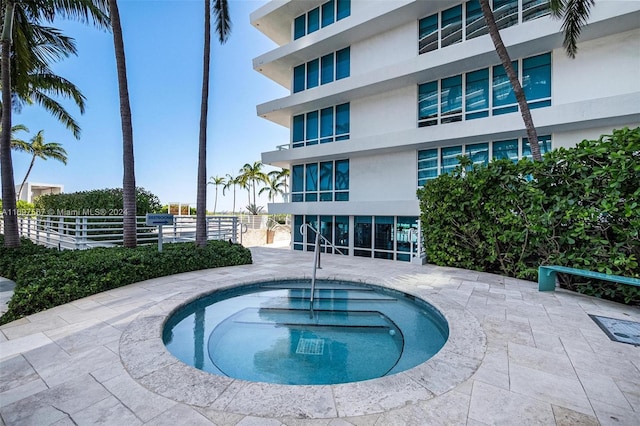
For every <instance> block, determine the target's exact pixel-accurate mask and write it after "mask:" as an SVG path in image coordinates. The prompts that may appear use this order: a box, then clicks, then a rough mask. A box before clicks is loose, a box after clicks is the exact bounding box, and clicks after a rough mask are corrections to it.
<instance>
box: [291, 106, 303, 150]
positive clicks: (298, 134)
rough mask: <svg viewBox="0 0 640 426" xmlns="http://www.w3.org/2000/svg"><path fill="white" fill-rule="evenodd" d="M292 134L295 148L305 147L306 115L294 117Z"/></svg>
mask: <svg viewBox="0 0 640 426" xmlns="http://www.w3.org/2000/svg"><path fill="white" fill-rule="evenodd" d="M291 133H292V142H293V147H294V148H298V147H301V146H304V114H300V115H295V116H294V117H293V130H292V131H291Z"/></svg>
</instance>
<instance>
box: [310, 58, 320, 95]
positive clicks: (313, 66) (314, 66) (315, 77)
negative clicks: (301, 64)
mask: <svg viewBox="0 0 640 426" xmlns="http://www.w3.org/2000/svg"><path fill="white" fill-rule="evenodd" d="M319 80H320V59H314V60H313V61H309V62H307V89H311V88H313V87H317V86H318V81H319Z"/></svg>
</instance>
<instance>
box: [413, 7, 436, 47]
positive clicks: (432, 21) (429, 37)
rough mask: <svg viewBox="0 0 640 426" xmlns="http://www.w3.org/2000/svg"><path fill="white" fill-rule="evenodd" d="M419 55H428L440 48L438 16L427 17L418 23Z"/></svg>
mask: <svg viewBox="0 0 640 426" xmlns="http://www.w3.org/2000/svg"><path fill="white" fill-rule="evenodd" d="M418 31H419V34H418V48H419V53H420V54H423V53H427V52H431V51H432V50H436V49H437V48H438V15H437V14H435V15H431V16H427V17H426V18H422V19H421V20H420V21H419V22H418Z"/></svg>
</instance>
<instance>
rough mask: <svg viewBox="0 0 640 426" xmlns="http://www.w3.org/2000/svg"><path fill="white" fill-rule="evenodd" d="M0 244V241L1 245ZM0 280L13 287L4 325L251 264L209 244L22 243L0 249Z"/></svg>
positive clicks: (237, 251)
mask: <svg viewBox="0 0 640 426" xmlns="http://www.w3.org/2000/svg"><path fill="white" fill-rule="evenodd" d="M3 239H4V238H2V239H0V243H2V242H3V241H2V240H3ZM0 259H2V261H1V262H0V276H3V277H5V278H9V279H12V280H14V281H15V282H16V287H15V290H14V295H13V297H12V298H11V301H10V302H9V306H8V308H9V309H8V311H7V312H6V313H5V314H4V315H3V316H2V318H0V323H1V324H5V323H7V322H10V321H14V320H16V319H19V318H21V317H23V316H26V315H30V314H33V313H35V312H39V311H42V310H45V309H49V308H52V307H54V306H58V305H61V304H64V303H68V302H71V301H73V300H76V299H80V298H82V297H86V296H90V295H92V294H95V293H100V292H102V291H106V290H109V289H112V288H117V287H121V286H124V285H128V284H132V283H135V282H138V281H144V280H148V279H151V278H156V277H162V276H166V275H171V274H177V273H181V272H190V271H196V270H201V269H208V268H218V267H222V266H233V265H243V264H250V263H251V252H250V251H249V250H248V249H246V248H244V247H242V246H241V245H239V244H231V243H229V242H227V241H209V242H208V244H207V246H206V247H203V248H199V247H197V246H196V245H195V244H193V243H177V244H165V245H164V246H163V251H162V253H158V248H157V246H153V245H151V246H139V247H137V248H135V249H130V248H123V247H110V248H94V249H91V250H74V251H71V250H69V251H57V250H54V249H46V248H43V247H40V246H35V245H33V244H31V243H30V242H24V244H23V245H22V246H21V247H20V248H19V249H6V248H0Z"/></svg>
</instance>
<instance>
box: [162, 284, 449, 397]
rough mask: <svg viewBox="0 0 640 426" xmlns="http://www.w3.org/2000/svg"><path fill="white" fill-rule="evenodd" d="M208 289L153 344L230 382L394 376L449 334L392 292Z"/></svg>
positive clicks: (427, 310) (351, 287)
mask: <svg viewBox="0 0 640 426" xmlns="http://www.w3.org/2000/svg"><path fill="white" fill-rule="evenodd" d="M309 287H310V283H309V281H308V280H287V281H278V282H274V281H271V282H267V283H260V284H252V285H249V286H244V287H237V288H234V289H232V290H225V291H221V292H216V293H214V294H212V295H209V296H206V297H203V298H201V299H198V300H196V301H195V302H192V303H190V304H188V305H186V306H185V307H183V308H181V309H180V310H179V311H177V312H176V313H174V314H173V315H172V316H171V317H170V318H169V320H168V321H167V323H166V324H165V328H164V332H163V339H164V343H165V345H166V346H167V348H168V349H169V351H170V352H171V353H172V354H173V355H175V356H176V357H177V358H178V359H180V360H181V361H183V362H185V363H186V364H189V365H192V366H194V367H196V368H199V369H201V370H204V371H208V372H210V373H214V374H218V375H224V376H229V377H234V378H237V379H243V380H249V381H259V382H268V383H280V384H292V385H303V384H307V385H320V384H334V383H346V382H355V381H361V380H367V379H373V378H377V377H382V376H385V375H387V374H394V373H398V372H400V371H403V370H406V369H409V368H411V367H414V366H416V365H418V364H420V363H422V362H424V361H426V360H427V359H429V358H431V357H432V356H433V355H435V354H436V353H437V352H438V351H439V350H440V349H441V348H442V346H443V345H444V344H445V342H446V340H447V338H448V335H449V328H448V325H447V322H446V320H445V319H444V317H443V316H442V314H441V313H440V312H439V311H438V310H437V309H435V308H434V307H433V306H431V305H429V304H428V303H426V302H424V301H420V300H416V299H414V298H413V297H411V296H409V295H405V294H403V293H400V292H396V291H392V290H389V289H383V288H381V287H375V286H369V285H366V286H365V285H361V284H356V283H353V282H345V281H328V280H327V281H325V280H318V281H317V283H316V292H315V295H314V298H315V302H314V310H313V315H312V316H311V315H310V311H309V296H310V289H309Z"/></svg>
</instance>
